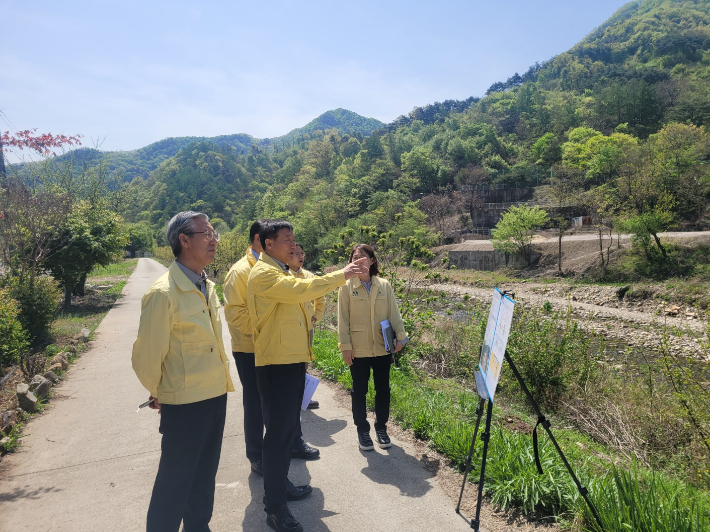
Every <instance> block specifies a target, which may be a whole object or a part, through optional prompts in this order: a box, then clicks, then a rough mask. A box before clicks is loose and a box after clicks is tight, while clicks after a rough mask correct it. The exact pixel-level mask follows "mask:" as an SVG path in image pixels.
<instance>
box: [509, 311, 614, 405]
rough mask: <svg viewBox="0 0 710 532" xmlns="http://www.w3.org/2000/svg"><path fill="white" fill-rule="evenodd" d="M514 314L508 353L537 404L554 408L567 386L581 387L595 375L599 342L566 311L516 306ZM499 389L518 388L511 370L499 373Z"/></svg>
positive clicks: (564, 393) (599, 349) (599, 347)
mask: <svg viewBox="0 0 710 532" xmlns="http://www.w3.org/2000/svg"><path fill="white" fill-rule="evenodd" d="M515 314H516V319H515V321H514V323H513V327H512V329H511V332H510V337H509V339H508V353H510V355H511V357H512V358H513V360H514V361H515V365H516V366H517V368H518V370H519V371H520V374H521V375H522V377H523V379H524V380H525V383H526V384H527V386H528V388H529V389H530V392H531V393H532V395H533V397H534V398H535V401H537V403H538V404H539V405H540V407H541V408H542V409H543V410H545V409H557V408H558V407H559V403H560V400H561V399H562V398H564V397H565V395H566V394H567V392H568V389H569V388H570V386H572V385H574V384H579V385H581V386H582V387H584V385H585V384H586V383H587V382H588V381H589V380H591V379H593V378H594V377H595V373H596V367H597V365H596V362H595V358H596V357H595V355H596V354H597V353H599V352H600V351H601V349H602V345H601V341H600V340H598V342H599V343H596V342H595V338H594V336H592V335H590V334H589V333H586V332H585V331H583V330H582V328H581V327H579V325H578V324H577V322H576V321H574V320H573V319H572V316H571V314H570V312H569V311H568V312H567V313H566V314H560V313H557V312H555V313H552V314H545V313H541V312H540V311H538V310H534V309H525V308H522V307H516V309H515ZM501 388H502V389H505V388H514V389H518V388H519V387H518V384H517V382H515V377H514V375H513V373H512V372H510V371H507V372H503V375H502V377H501ZM520 396H521V397H523V396H522V394H521V395H520Z"/></svg>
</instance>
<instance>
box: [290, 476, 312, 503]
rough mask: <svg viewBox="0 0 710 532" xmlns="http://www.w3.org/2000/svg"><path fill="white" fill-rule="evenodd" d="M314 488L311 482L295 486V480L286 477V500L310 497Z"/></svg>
mask: <svg viewBox="0 0 710 532" xmlns="http://www.w3.org/2000/svg"><path fill="white" fill-rule="evenodd" d="M312 491H313V488H312V487H311V486H310V485H309V484H305V485H303V486H294V485H293V482H291V481H290V480H289V479H286V500H287V501H300V500H301V499H305V498H306V497H308V496H309V495H310V494H311V492H312Z"/></svg>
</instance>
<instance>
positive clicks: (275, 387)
mask: <svg viewBox="0 0 710 532" xmlns="http://www.w3.org/2000/svg"><path fill="white" fill-rule="evenodd" d="M305 378H306V365H305V364H304V363H303V362H299V363H296V364H273V365H269V366H257V368H256V381H257V383H258V385H259V394H260V396H261V413H262V415H263V417H264V424H265V425H266V434H264V447H263V455H262V456H263V458H262V459H263V464H262V465H263V468H264V491H265V492H266V508H264V510H265V511H266V513H267V514H273V513H275V512H276V510H278V509H279V508H280V507H281V506H283V505H284V504H286V478H287V477H288V468H289V464H290V462H291V445H292V444H293V441H294V439H295V438H296V435H297V434H298V433H299V432H300V426H301V421H300V413H301V401H303V386H304V379H305Z"/></svg>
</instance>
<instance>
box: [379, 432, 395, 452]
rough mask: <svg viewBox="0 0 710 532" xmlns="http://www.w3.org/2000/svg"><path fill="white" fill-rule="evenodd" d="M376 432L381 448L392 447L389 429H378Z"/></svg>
mask: <svg viewBox="0 0 710 532" xmlns="http://www.w3.org/2000/svg"><path fill="white" fill-rule="evenodd" d="M375 434H377V445H379V446H380V449H387V448H388V447H392V442H391V441H390V437H389V436H388V435H387V429H382V430H376V431H375Z"/></svg>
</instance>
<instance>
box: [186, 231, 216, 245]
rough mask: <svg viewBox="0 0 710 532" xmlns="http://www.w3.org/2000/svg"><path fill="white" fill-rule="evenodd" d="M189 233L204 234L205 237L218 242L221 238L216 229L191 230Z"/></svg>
mask: <svg viewBox="0 0 710 532" xmlns="http://www.w3.org/2000/svg"><path fill="white" fill-rule="evenodd" d="M190 234H193V235H205V238H206V239H207V240H212V239H214V240H216V241H217V242H219V239H220V238H222V236H221V235H220V234H219V233H218V232H217V231H210V230H207V231H193V232H192V233H190Z"/></svg>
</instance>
